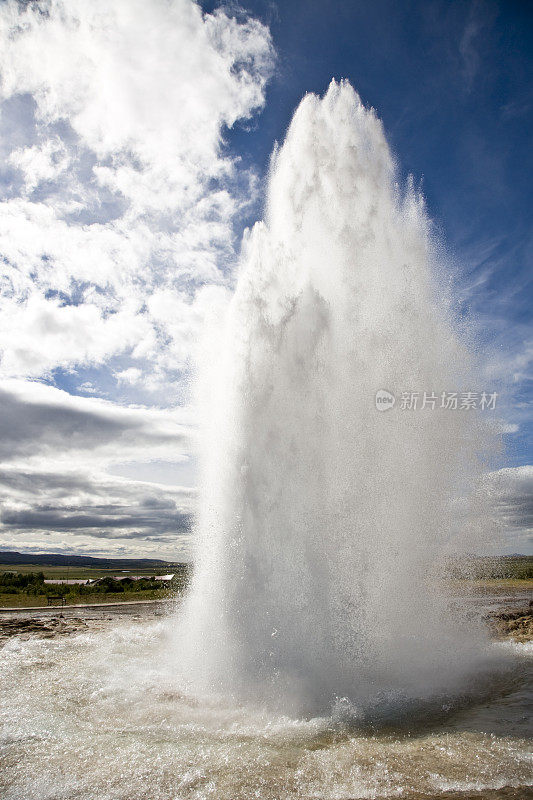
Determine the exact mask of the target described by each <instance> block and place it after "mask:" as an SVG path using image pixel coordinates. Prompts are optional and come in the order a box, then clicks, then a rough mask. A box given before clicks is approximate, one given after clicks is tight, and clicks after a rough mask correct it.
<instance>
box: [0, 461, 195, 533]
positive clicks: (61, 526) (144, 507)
mask: <svg viewBox="0 0 533 800" xmlns="http://www.w3.org/2000/svg"><path fill="white" fill-rule="evenodd" d="M194 495H195V492H194V490H191V489H183V488H179V487H171V486H162V485H159V484H149V483H146V482H142V481H131V480H127V479H123V478H116V477H112V476H108V475H102V474H100V475H96V476H95V475H91V474H88V473H84V472H77V473H66V474H62V473H53V472H52V473H46V472H38V471H35V472H32V471H31V470H18V469H16V468H5V469H1V470H0V506H1V511H0V523H1V530H2V533H3V535H4V536H10V535H11V536H14V537H16V536H17V535H20V534H22V533H23V532H24V531H36V532H39V533H42V534H43V533H46V534H50V533H51V532H59V533H68V534H69V535H78V536H79V535H82V534H84V535H89V536H92V537H97V538H100V539H101V538H109V539H116V538H130V539H132V540H134V539H135V540H138V539H146V540H147V541H156V540H159V541H169V542H170V541H172V537H174V540H176V537H179V536H182V535H183V534H186V533H189V531H190V528H191V522H192V509H193V506H194Z"/></svg>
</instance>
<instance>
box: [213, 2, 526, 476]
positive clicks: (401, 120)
mask: <svg viewBox="0 0 533 800" xmlns="http://www.w3.org/2000/svg"><path fill="white" fill-rule="evenodd" d="M528 5H529V4H527V3H521V2H502V3H497V2H412V3H397V2H388V1H387V0H378V2H350V3H346V2H331V3H328V4H327V14H325V13H324V8H325V5H324V3H320V2H305V0H302V1H301V2H299V1H298V0H290V1H289V2H286V3H279V4H274V3H270V2H255V3H248V4H247V6H246V7H247V8H248V9H249V10H250V11H251V12H252V13H253V14H254V15H256V16H258V17H259V18H261V19H263V20H264V21H265V22H267V23H268V24H269V26H270V30H271V32H272V35H273V38H274V43H275V47H276V51H277V53H278V63H277V68H276V71H275V73H274V77H273V79H272V81H271V83H270V84H269V87H268V89H267V102H266V106H265V109H264V111H263V112H262V114H261V116H260V117H259V118H258V119H257V122H256V125H255V126H254V127H253V129H252V130H249V128H248V126H246V128H245V126H237V129H236V130H234V131H230V132H229V134H228V142H229V144H230V146H232V147H234V148H235V149H236V150H237V151H238V152H239V153H241V154H242V153H245V154H246V157H247V158H248V159H250V161H251V162H252V163H254V164H255V165H256V166H257V167H258V169H259V170H260V171H261V173H262V174H264V172H265V169H266V167H267V165H268V159H269V156H270V152H271V150H272V143H273V142H274V141H275V140H276V139H277V140H282V139H283V136H284V133H285V130H286V128H287V125H288V123H289V121H290V118H291V115H292V113H293V110H294V108H295V106H296V105H297V104H298V102H299V100H300V99H301V97H302V96H303V95H304V94H305V92H308V91H313V92H316V93H318V94H322V93H323V92H324V91H325V89H326V88H327V86H328V83H329V82H330V80H331V78H332V77H335V78H337V79H339V78H348V79H349V80H350V82H351V83H352V85H353V86H354V87H355V88H356V89H357V91H358V92H359V94H360V96H361V98H362V100H363V102H364V103H365V104H367V105H371V106H373V107H374V108H375V109H376V110H377V112H378V114H379V116H380V117H381V119H382V120H383V122H384V125H385V130H386V132H387V136H388V139H389V142H390V144H391V146H392V149H393V151H394V153H395V154H396V156H397V159H398V164H399V168H400V173H401V174H403V175H404V176H405V175H406V174H408V173H411V174H412V175H413V176H414V179H415V182H416V183H417V185H420V186H421V187H422V190H423V193H424V195H425V197H426V200H427V204H428V210H429V213H430V215H431V217H432V218H433V220H434V222H435V225H436V227H437V230H438V231H439V234H440V236H441V239H442V241H443V243H444V245H445V247H446V249H447V252H448V254H449V259H450V273H451V275H453V277H454V279H455V281H456V289H455V296H456V298H457V302H458V307H459V308H460V309H461V311H462V312H463V313H465V314H468V315H470V316H471V317H473V318H474V320H477V323H478V324H477V326H476V330H477V333H478V337H479V339H478V341H479V347H480V349H481V350H483V349H484V348H487V347H489V346H490V347H491V348H492V349H495V350H496V351H497V352H498V351H499V352H500V353H501V357H502V359H504V360H505V361H506V362H508V361H512V360H513V359H514V358H515V357H517V356H519V355H520V354H521V353H522V352H523V350H524V348H525V346H526V344H525V343H526V342H527V339H528V338H530V337H531V327H530V325H531V308H532V292H533V290H532V286H531V264H532V259H533V241H532V215H531V209H532V207H533V190H532V181H531V173H532V148H531V141H530V131H531V128H532V123H533V83H532V77H533V76H532V69H531V65H532V55H533V25H532V24H531V23H532V22H533V9H532V8H531V6H529V7H528ZM212 6H213V4H211V3H207V4H204V7H205V8H206V9H210V8H212ZM529 388H530V383H529V382H528V381H527V379H526V378H525V376H524V377H521V378H520V379H519V380H518V381H517V382H516V383H515V382H512V383H511V385H506V386H505V388H504V389H503V392H504V393H505V395H506V397H502V402H505V403H506V405H509V406H511V405H512V404H513V403H515V402H516V403H520V402H526V401H527V398H528V389H529ZM507 412H508V414H509V416H510V417H512V416H513V410H512V408H508V409H507ZM516 416H517V418H518V417H519V418H520V431H519V432H518V433H517V434H513V435H509V436H507V437H506V439H507V448H508V450H507V454H506V459H505V460H506V463H509V464H512V465H519V464H523V463H527V462H528V461H530V460H531V446H532V442H531V417H530V415H527V414H525V413H523V411H522V410H521V409H517V410H516Z"/></svg>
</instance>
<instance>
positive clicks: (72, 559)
mask: <svg viewBox="0 0 533 800" xmlns="http://www.w3.org/2000/svg"><path fill="white" fill-rule="evenodd" d="M0 564H38V565H40V566H43V567H44V566H47V567H95V568H96V569H153V568H157V567H170V566H173V567H175V566H177V562H171V561H163V560H161V559H158V558H94V557H93V556H69V555H64V554H62V553H16V552H14V551H12V550H4V551H0Z"/></svg>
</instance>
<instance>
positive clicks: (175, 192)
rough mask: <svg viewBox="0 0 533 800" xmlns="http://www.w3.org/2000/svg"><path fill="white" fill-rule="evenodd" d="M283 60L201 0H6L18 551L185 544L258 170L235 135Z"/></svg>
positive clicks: (256, 31) (3, 47)
mask: <svg viewBox="0 0 533 800" xmlns="http://www.w3.org/2000/svg"><path fill="white" fill-rule="evenodd" d="M273 59H274V51H273V47H272V42H271V37H270V33H269V31H268V29H267V28H266V27H265V26H264V25H262V24H261V23H260V22H259V21H257V20H255V19H253V18H251V17H250V16H248V15H246V14H245V13H244V12H242V11H237V10H234V11H231V10H228V9H217V10H215V11H213V12H212V13H210V14H206V13H204V12H203V11H202V10H201V8H200V6H199V5H198V3H197V2H194V0H151V1H150V2H149V3H146V2H144V0H114V2H112V3H108V2H106V0H91V2H86V0H35V1H34V2H31V3H25V2H18V1H17V0H5V2H3V3H1V4H0V260H1V262H2V270H1V272H0V375H1V376H2V377H3V379H4V381H3V384H2V386H0V402H1V403H2V416H1V417H0V461H1V464H2V465H1V470H2V471H1V475H0V507H1V522H0V547H4V549H5V548H6V547H12V548H14V549H43V550H54V549H57V550H60V551H68V550H69V549H72V548H73V547H75V549H76V551H78V552H102V553H105V552H111V553H122V554H124V553H126V554H127V553H128V552H132V553H133V554H140V553H144V554H147V553H149V552H151V553H152V554H154V555H158V554H161V553H162V552H163V550H164V548H166V550H164V552H166V554H167V555H169V556H171V557H176V548H177V549H178V550H179V548H183V547H185V543H186V542H187V541H188V536H189V534H188V531H189V528H190V519H191V513H192V511H193V505H194V491H193V490H192V489H190V488H182V487H181V486H180V480H181V478H182V477H184V478H185V483H186V485H187V486H191V485H192V484H194V473H193V469H192V467H191V466H190V465H191V463H192V462H191V459H190V454H191V452H193V450H194V424H193V421H192V417H191V412H190V410H189V408H188V407H187V406H186V405H183V404H184V403H186V402H187V387H186V378H187V371H188V369H189V366H190V363H191V353H192V351H193V348H194V346H195V343H196V341H197V339H198V333H199V331H200V329H201V328H202V325H203V324H204V321H205V319H206V318H207V317H208V316H209V315H210V314H211V313H212V310H213V308H215V307H219V306H220V305H221V304H222V305H223V304H225V303H226V301H227V296H228V285H229V283H230V279H229V278H228V275H229V273H230V269H229V267H230V266H231V265H232V263H233V260H234V232H233V222H234V219H235V217H236V215H237V214H238V213H239V212H240V211H242V210H243V209H244V208H245V207H247V206H249V204H250V203H252V202H254V201H255V187H256V183H257V179H256V176H255V175H254V174H253V173H252V172H251V171H250V170H246V169H244V168H243V167H242V164H241V163H240V162H239V159H238V158H237V157H236V156H234V155H233V154H232V153H231V152H230V151H229V149H228V148H227V146H226V144H225V141H224V136H225V131H226V130H228V129H229V128H231V127H232V126H234V125H235V124H236V123H238V122H239V121H246V120H248V119H250V117H251V116H252V115H254V114H255V113H257V112H258V111H259V110H260V109H261V108H262V106H263V104H264V102H265V87H266V84H267V81H268V79H269V77H270V74H271V72H272V68H273ZM65 390H66V391H65ZM79 395H82V396H79ZM178 404H181V406H180V405H178ZM171 484H173V485H171ZM128 540H129V541H128ZM69 543H70V544H69ZM161 548H163V550H162V549H161Z"/></svg>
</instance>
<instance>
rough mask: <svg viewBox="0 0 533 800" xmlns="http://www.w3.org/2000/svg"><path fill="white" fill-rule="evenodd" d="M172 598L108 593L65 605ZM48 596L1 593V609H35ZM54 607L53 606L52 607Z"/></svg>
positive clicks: (70, 600)
mask: <svg viewBox="0 0 533 800" xmlns="http://www.w3.org/2000/svg"><path fill="white" fill-rule="evenodd" d="M171 597H172V593H170V592H169V591H168V590H167V589H161V590H159V591H152V590H150V589H149V590H147V591H144V592H117V593H115V592H108V593H106V594H102V593H98V594H97V593H96V592H95V593H94V594H84V595H82V596H78V597H76V596H67V597H66V598H65V599H66V603H65V605H78V604H83V605H96V604H97V603H98V604H99V603H124V602H127V601H128V602H131V601H132V600H135V601H137V602H139V601H143V600H167V599H169V598H171ZM47 599H48V598H47V596H46V595H44V594H43V595H40V594H37V595H27V594H1V593H0V608H35V607H37V606H46V605H47ZM53 606H54V608H58V609H60V608H61V604H60V603H59V602H57V601H55V602H54V603H53ZM50 607H52V606H50Z"/></svg>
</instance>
